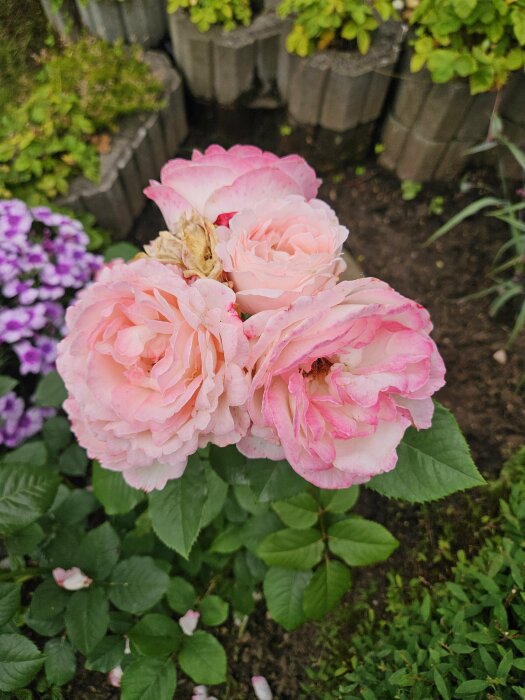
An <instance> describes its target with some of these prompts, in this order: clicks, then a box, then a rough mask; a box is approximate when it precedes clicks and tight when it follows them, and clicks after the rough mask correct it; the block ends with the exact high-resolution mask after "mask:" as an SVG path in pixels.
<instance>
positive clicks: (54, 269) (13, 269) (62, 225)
mask: <svg viewBox="0 0 525 700" xmlns="http://www.w3.org/2000/svg"><path fill="white" fill-rule="evenodd" d="M88 243H89V238H88V236H87V234H86V233H85V231H84V229H83V228H82V225H81V223H80V222H79V221H76V220H74V219H71V218H69V217H68V216H65V215H63V214H59V213H57V212H53V211H51V209H48V208H47V207H33V208H32V209H30V208H29V207H27V206H26V205H25V204H24V203H23V202H21V201H19V200H16V199H13V200H0V348H1V346H2V345H3V346H9V348H10V349H11V350H12V351H13V352H14V355H15V357H16V358H17V359H18V363H19V372H20V374H21V375H28V374H33V375H35V374H36V375H38V374H47V373H48V372H49V371H51V370H52V369H54V366H55V357H56V346H57V344H58V341H59V339H60V337H61V335H62V330H63V324H64V314H65V307H66V306H67V305H68V303H69V302H70V301H71V299H72V297H73V295H74V293H75V292H76V290H78V289H81V288H82V287H84V286H85V285H86V284H87V283H88V282H89V281H91V279H92V278H93V276H94V275H95V273H96V272H97V271H98V270H99V269H100V267H101V266H102V258H101V257H100V256H98V255H93V254H92V253H89V252H88V251H87V250H86V248H87V245H88ZM47 413H49V411H48V410H47V409H40V408H29V409H28V410H26V408H25V404H24V402H23V400H22V399H21V398H19V397H17V396H16V394H14V393H9V394H6V395H5V396H2V397H0V445H2V444H4V445H6V446H7V447H13V446H15V445H17V444H20V443H21V442H23V440H25V439H26V438H27V437H29V436H30V435H34V434H35V433H36V432H38V431H39V430H40V428H41V425H42V420H43V419H44V418H45V417H46V416H47Z"/></svg>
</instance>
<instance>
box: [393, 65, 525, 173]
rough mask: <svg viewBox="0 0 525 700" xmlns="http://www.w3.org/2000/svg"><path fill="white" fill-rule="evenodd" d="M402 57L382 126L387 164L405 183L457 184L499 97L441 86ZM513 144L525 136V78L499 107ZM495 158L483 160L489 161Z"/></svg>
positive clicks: (462, 83)
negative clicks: (418, 71) (397, 77)
mask: <svg viewBox="0 0 525 700" xmlns="http://www.w3.org/2000/svg"><path fill="white" fill-rule="evenodd" d="M409 63H410V53H409V52H406V54H405V56H404V57H403V62H402V69H401V72H400V77H399V80H398V82H397V86H396V92H395V96H394V99H393V102H392V106H391V109H390V111H389V113H388V115H387V117H386V120H385V124H384V127H383V134H382V143H383V146H384V151H383V153H382V154H381V155H380V157H379V162H380V164H381V165H382V166H384V167H386V168H388V169H389V170H393V171H395V173H396V175H397V176H398V177H399V178H400V179H402V180H407V179H409V180H416V181H418V182H425V181H429V180H452V179H454V178H455V177H457V176H458V175H459V174H460V173H461V171H462V170H463V169H464V167H465V166H466V165H467V163H468V162H469V158H468V156H467V155H466V154H465V152H466V151H467V150H468V149H469V148H472V146H474V145H476V144H478V143H480V142H482V141H483V140H484V139H485V137H486V136H487V133H488V129H489V123H490V118H491V115H492V113H493V111H494V108H495V106H496V103H497V100H498V97H497V93H494V92H490V93H483V94H479V95H471V94H470V90H469V85H468V82H467V81H466V80H453V81H451V82H449V83H444V84H436V83H433V82H432V81H431V79H430V74H429V73H428V72H427V71H422V72H421V73H415V74H414V73H411V72H410V67H409ZM499 113H500V114H501V116H502V118H503V121H504V125H505V133H506V134H507V135H508V137H509V138H511V140H513V141H516V140H518V139H521V141H522V142H523V140H524V137H525V130H524V128H523V127H525V116H524V115H525V79H524V78H523V77H522V76H518V75H516V76H514V77H513V78H512V79H511V80H510V81H509V84H508V85H507V86H505V88H503V92H502V95H501V103H500V107H499ZM490 159H491V156H488V157H487V158H482V160H485V162H487V160H490Z"/></svg>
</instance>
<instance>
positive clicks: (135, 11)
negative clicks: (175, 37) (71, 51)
mask: <svg viewBox="0 0 525 700" xmlns="http://www.w3.org/2000/svg"><path fill="white" fill-rule="evenodd" d="M75 1H76V5H77V9H78V11H79V13H80V16H81V20H82V23H83V24H84V25H85V26H86V27H87V28H88V29H89V31H90V32H91V33H92V34H95V35H96V36H98V37H100V38H101V39H105V40H106V41H109V42H114V41H116V40H117V39H123V40H124V41H126V42H128V43H139V44H142V46H144V47H145V48H149V47H151V46H157V45H158V44H159V43H160V41H161V40H162V38H163V36H164V35H165V34H166V32H167V17H166V12H165V9H164V4H163V0H126V2H125V3H124V2H119V0H88V2H87V4H85V2H84V0H75Z"/></svg>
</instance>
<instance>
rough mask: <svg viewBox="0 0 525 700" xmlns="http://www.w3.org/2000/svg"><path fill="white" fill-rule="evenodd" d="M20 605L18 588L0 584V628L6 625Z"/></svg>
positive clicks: (8, 584)
mask: <svg viewBox="0 0 525 700" xmlns="http://www.w3.org/2000/svg"><path fill="white" fill-rule="evenodd" d="M19 605H20V586H18V585H17V584H16V583H0V627H3V626H4V625H6V624H7V623H8V622H9V620H10V619H11V618H12V617H13V616H14V614H15V613H16V611H17V610H18V606H19Z"/></svg>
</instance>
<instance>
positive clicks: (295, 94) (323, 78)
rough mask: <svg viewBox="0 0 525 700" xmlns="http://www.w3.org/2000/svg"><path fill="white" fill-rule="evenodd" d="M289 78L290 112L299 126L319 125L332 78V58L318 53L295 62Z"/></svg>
mask: <svg viewBox="0 0 525 700" xmlns="http://www.w3.org/2000/svg"><path fill="white" fill-rule="evenodd" d="M292 65H293V73H292V72H291V73H290V77H289V90H288V112H289V113H290V115H291V116H292V118H293V119H295V120H296V121H297V122H299V124H311V125H312V126H315V125H317V124H319V119H320V116H321V110H322V107H323V101H324V96H325V91H326V85H327V83H328V78H329V76H330V65H331V61H330V58H329V57H328V56H327V55H326V53H318V54H314V55H313V56H310V57H309V58H306V59H300V60H299V61H297V62H296V61H293V63H292Z"/></svg>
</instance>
